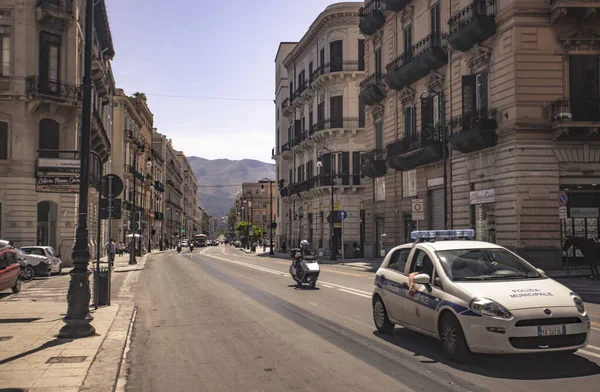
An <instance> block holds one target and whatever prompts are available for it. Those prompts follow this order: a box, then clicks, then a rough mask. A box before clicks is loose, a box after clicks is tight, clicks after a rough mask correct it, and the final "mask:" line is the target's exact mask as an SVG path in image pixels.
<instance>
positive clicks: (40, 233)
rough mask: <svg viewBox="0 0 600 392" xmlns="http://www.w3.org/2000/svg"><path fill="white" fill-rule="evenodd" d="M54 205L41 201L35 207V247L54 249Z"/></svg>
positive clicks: (53, 203)
mask: <svg viewBox="0 0 600 392" xmlns="http://www.w3.org/2000/svg"><path fill="white" fill-rule="evenodd" d="M56 211H57V208H56V203H55V202H53V201H41V202H39V203H38V205H37V238H36V245H38V246H51V247H53V248H54V249H56V215H57V214H56Z"/></svg>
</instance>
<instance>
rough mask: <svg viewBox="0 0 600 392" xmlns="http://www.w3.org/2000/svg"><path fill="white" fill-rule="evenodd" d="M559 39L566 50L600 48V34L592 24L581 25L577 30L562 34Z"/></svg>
mask: <svg viewBox="0 0 600 392" xmlns="http://www.w3.org/2000/svg"><path fill="white" fill-rule="evenodd" d="M558 41H559V42H560V43H561V45H562V46H563V47H564V48H565V50H597V49H600V34H598V32H597V31H596V30H595V29H594V28H593V27H591V26H579V27H578V28H577V29H575V30H572V31H569V32H567V33H565V34H562V35H561V36H560V37H559V38H558Z"/></svg>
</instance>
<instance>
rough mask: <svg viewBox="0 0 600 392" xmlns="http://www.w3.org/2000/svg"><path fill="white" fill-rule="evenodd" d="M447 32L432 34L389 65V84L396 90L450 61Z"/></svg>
mask: <svg viewBox="0 0 600 392" xmlns="http://www.w3.org/2000/svg"><path fill="white" fill-rule="evenodd" d="M447 46H448V43H447V36H446V34H431V35H428V36H427V37H425V38H424V39H422V40H421V41H419V42H417V43H416V44H414V45H413V46H412V47H411V48H410V50H408V51H406V52H404V53H402V54H401V55H400V56H398V57H396V58H395V59H394V60H392V62H390V63H389V64H388V65H387V67H386V68H387V74H388V76H387V79H386V82H387V85H388V86H389V87H390V88H393V89H394V90H402V89H403V88H404V87H406V86H408V85H410V84H412V83H414V82H416V81H417V80H419V79H421V78H423V77H425V76H426V75H427V74H429V73H430V72H431V71H434V70H436V69H438V68H440V67H441V66H443V65H444V64H446V63H447V62H448V53H447V52H446V48H447Z"/></svg>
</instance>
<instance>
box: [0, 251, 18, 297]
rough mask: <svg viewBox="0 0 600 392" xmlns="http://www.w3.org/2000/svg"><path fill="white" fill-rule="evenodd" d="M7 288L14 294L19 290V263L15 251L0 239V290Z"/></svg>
mask: <svg viewBox="0 0 600 392" xmlns="http://www.w3.org/2000/svg"><path fill="white" fill-rule="evenodd" d="M8 289H12V292H13V293H15V294H16V293H18V292H19V291H21V265H20V264H19V257H18V254H17V251H16V250H14V249H13V248H12V247H11V246H9V243H8V241H4V240H0V291H4V290H8Z"/></svg>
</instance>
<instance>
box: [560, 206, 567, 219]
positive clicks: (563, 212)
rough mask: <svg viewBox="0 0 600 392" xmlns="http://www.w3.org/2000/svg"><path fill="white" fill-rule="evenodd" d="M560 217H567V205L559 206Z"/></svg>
mask: <svg viewBox="0 0 600 392" xmlns="http://www.w3.org/2000/svg"><path fill="white" fill-rule="evenodd" d="M558 218H559V219H567V207H566V206H561V207H558Z"/></svg>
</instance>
